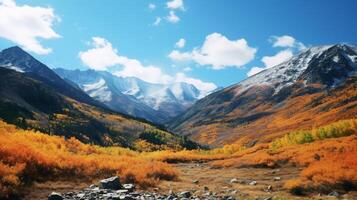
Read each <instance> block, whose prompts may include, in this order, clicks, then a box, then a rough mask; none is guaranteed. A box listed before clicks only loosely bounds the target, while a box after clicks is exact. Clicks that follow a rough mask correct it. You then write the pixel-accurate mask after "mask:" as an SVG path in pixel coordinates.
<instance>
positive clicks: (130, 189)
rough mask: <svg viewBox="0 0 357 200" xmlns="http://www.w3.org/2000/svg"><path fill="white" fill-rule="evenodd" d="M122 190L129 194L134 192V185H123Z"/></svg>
mask: <svg viewBox="0 0 357 200" xmlns="http://www.w3.org/2000/svg"><path fill="white" fill-rule="evenodd" d="M123 188H124V189H126V190H129V192H132V191H134V189H135V185H134V184H132V183H129V184H124V185H123Z"/></svg>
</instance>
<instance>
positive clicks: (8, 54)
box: [0, 46, 104, 106]
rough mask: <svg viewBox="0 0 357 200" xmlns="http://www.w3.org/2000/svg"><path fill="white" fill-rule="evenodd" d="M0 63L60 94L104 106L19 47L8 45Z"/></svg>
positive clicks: (0, 53) (2, 52)
mask: <svg viewBox="0 0 357 200" xmlns="http://www.w3.org/2000/svg"><path fill="white" fill-rule="evenodd" d="M0 65H1V66H2V67H6V68H9V69H13V70H16V71H18V72H21V73H25V74H26V75H27V76H29V77H32V78H34V79H36V80H39V81H42V82H43V83H45V84H47V85H49V86H51V87H53V88H55V89H56V90H57V91H59V92H60V93H61V94H63V95H66V96H68V97H71V98H73V99H75V100H78V101H81V102H84V103H88V104H90V105H95V106H104V105H101V104H100V103H99V102H97V101H95V100H93V99H92V98H90V97H89V96H88V95H87V94H86V93H84V92H83V91H81V90H79V89H77V88H75V87H73V86H71V85H70V84H68V83H67V82H66V81H64V80H63V79H62V78H61V77H59V76H58V75H57V74H56V73H54V72H53V71H52V70H51V69H50V68H48V67H47V66H46V65H44V64H43V63H41V62H39V61H38V60H36V59H35V58H34V57H32V56H31V55H30V54H28V53H27V52H25V51H24V50H22V49H21V48H20V47H17V46H15V47H10V48H8V49H5V50H3V51H1V52H0Z"/></svg>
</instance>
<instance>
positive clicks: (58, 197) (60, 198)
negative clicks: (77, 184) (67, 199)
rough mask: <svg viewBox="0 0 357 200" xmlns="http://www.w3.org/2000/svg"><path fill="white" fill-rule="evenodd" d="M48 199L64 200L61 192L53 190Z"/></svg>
mask: <svg viewBox="0 0 357 200" xmlns="http://www.w3.org/2000/svg"><path fill="white" fill-rule="evenodd" d="M48 200H63V196H62V195H61V194H60V193H57V192H52V193H51V194H50V195H48Z"/></svg>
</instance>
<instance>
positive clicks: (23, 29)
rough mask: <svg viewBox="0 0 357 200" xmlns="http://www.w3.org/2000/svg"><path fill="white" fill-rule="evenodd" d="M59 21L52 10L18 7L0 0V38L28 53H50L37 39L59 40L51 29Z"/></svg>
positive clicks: (10, 0)
mask: <svg viewBox="0 0 357 200" xmlns="http://www.w3.org/2000/svg"><path fill="white" fill-rule="evenodd" d="M59 20H60V19H59V18H58V17H57V16H56V15H55V14H54V10H53V9H52V8H44V7H32V6H28V5H22V6H18V5H16V3H15V1H14V0H0V37H2V38H5V39H7V40H10V41H12V42H14V43H17V44H18V45H20V46H21V47H23V48H24V49H26V50H28V51H32V52H35V53H37V54H48V53H50V52H51V51H52V50H51V49H50V48H45V47H43V46H42V45H41V43H40V42H39V40H38V39H54V38H59V37H60V35H58V34H57V33H56V32H55V31H54V30H53V29H52V26H53V24H54V22H55V21H59Z"/></svg>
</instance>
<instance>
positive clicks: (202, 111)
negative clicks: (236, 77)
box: [169, 45, 357, 145]
mask: <svg viewBox="0 0 357 200" xmlns="http://www.w3.org/2000/svg"><path fill="white" fill-rule="evenodd" d="M356 58H357V53H356V51H355V47H354V46H348V45H334V46H320V47H313V48H309V49H307V50H304V51H303V52H301V53H300V54H298V55H297V56H295V57H293V58H292V59H290V60H289V61H287V62H284V63H282V64H280V65H278V66H275V67H273V68H270V69H267V70H265V71H262V72H260V73H259V74H257V75H255V76H252V77H250V78H248V79H246V80H244V81H242V82H240V83H238V84H236V85H233V86H231V87H228V88H225V89H223V90H221V91H218V92H215V93H213V94H211V95H209V96H207V97H205V98H203V99H201V100H199V101H198V102H197V103H196V104H195V105H194V106H192V107H191V108H190V109H188V110H187V111H186V112H185V113H184V114H183V115H181V116H179V117H177V118H175V119H174V120H172V121H171V122H170V123H169V128H170V129H171V130H174V131H177V132H179V133H181V134H184V135H189V136H190V137H191V138H194V139H196V140H197V141H200V142H203V143H207V144H211V145H222V144H226V143H234V142H239V143H244V144H254V143H256V142H262V141H269V140H271V139H272V138H274V137H277V136H279V135H282V134H284V133H286V132H288V131H291V130H294V129H305V128H311V127H313V126H321V125H324V124H327V123H329V122H333V121H336V120H338V119H346V118H352V117H355V116H356V115H357V81H356V71H357V59H356Z"/></svg>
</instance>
